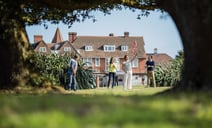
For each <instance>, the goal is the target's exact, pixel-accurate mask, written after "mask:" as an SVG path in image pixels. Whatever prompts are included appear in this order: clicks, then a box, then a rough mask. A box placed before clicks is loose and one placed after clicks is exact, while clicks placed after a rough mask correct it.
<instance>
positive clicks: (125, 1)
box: [0, 0, 157, 28]
mask: <svg viewBox="0 0 212 128" xmlns="http://www.w3.org/2000/svg"><path fill="white" fill-rule="evenodd" d="M0 6H1V11H3V12H6V13H4V14H7V17H6V18H7V19H8V18H9V19H13V18H15V19H17V18H18V19H19V20H22V21H23V22H24V24H25V25H33V24H42V23H44V26H45V27H46V28H47V27H48V26H46V22H49V21H50V22H51V23H53V24H57V23H59V22H60V21H61V22H62V23H64V24H67V25H69V27H71V25H72V24H73V23H74V22H83V21H84V20H85V19H92V20H93V22H95V21H96V19H95V16H94V15H92V13H91V12H92V11H100V12H103V13H104V14H105V15H107V14H110V13H111V10H113V9H116V10H122V9H125V8H129V9H131V10H132V11H134V9H135V8H139V9H143V10H141V14H139V15H138V17H140V16H147V15H148V14H149V12H148V11H149V10H154V9H156V8H157V6H156V4H155V2H154V0H80V1H79V0H63V1H58V0H20V1H15V2H14V0H3V1H1V2H0ZM11 9H12V11H11ZM10 16H11V17H10Z"/></svg>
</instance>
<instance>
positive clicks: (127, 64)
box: [123, 53, 137, 90]
mask: <svg viewBox="0 0 212 128" xmlns="http://www.w3.org/2000/svg"><path fill="white" fill-rule="evenodd" d="M136 56H137V53H135V55H134V57H133V58H132V59H131V60H130V59H129V56H128V55H125V56H124V62H123V71H124V87H123V88H124V90H127V89H132V64H131V63H132V61H133V60H134V59H135V58H136Z"/></svg>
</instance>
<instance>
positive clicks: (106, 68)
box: [105, 58, 110, 71]
mask: <svg viewBox="0 0 212 128" xmlns="http://www.w3.org/2000/svg"><path fill="white" fill-rule="evenodd" d="M109 63H110V58H105V71H108V70H109Z"/></svg>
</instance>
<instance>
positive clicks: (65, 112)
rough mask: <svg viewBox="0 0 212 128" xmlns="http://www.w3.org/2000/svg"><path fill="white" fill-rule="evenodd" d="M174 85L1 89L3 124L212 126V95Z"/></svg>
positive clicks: (9, 127)
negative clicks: (66, 90)
mask: <svg viewBox="0 0 212 128" xmlns="http://www.w3.org/2000/svg"><path fill="white" fill-rule="evenodd" d="M166 89H169V88H144V87H141V86H136V87H133V89H132V90H128V91H124V90H122V88H121V87H115V88H114V89H107V88H98V89H90V90H78V91H77V92H72V93H70V94H61V93H58V92H52V93H47V94H40V93H38V94H22V93H20V94H7V93H1V94H0V103H1V105H0V110H1V111H0V128H211V127H212V102H211V101H210V98H211V97H212V94H211V93H209V92H207V93H206V92H205V93H203V92H201V93H189V94H185V93H181V94H163V95H154V94H156V93H158V92H161V91H164V90H166Z"/></svg>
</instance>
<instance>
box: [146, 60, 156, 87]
mask: <svg viewBox="0 0 212 128" xmlns="http://www.w3.org/2000/svg"><path fill="white" fill-rule="evenodd" d="M146 68H147V87H149V86H150V83H151V80H152V82H153V86H154V87H156V82H155V74H154V68H155V62H154V61H153V59H152V56H148V60H147V61H146Z"/></svg>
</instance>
